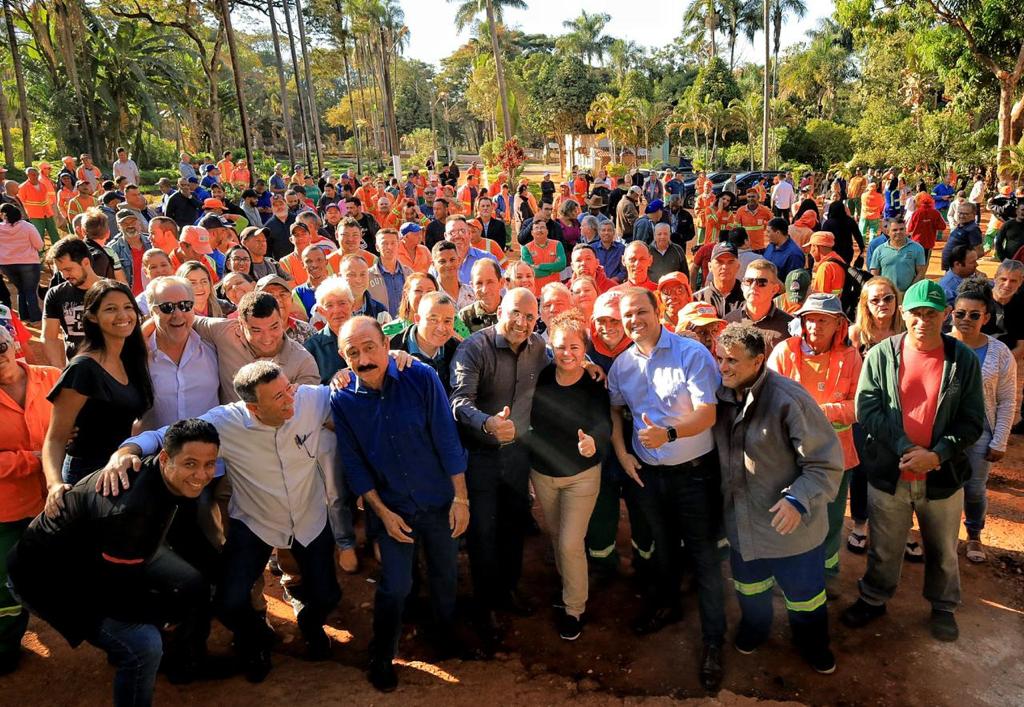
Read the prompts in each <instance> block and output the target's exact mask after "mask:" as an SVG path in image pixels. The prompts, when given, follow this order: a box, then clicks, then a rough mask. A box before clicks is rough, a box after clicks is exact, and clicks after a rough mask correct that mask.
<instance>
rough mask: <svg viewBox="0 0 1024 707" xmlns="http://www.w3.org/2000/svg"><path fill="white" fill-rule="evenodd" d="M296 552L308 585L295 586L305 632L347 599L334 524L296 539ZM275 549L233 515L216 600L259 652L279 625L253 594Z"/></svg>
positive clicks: (225, 619) (243, 640)
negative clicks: (338, 571) (337, 567)
mask: <svg viewBox="0 0 1024 707" xmlns="http://www.w3.org/2000/svg"><path fill="white" fill-rule="evenodd" d="M288 549H289V550H291V552H292V555H293V556H294V557H295V561H296V562H298V565H299V571H300V572H301V574H302V585H301V587H296V588H295V590H294V591H293V592H292V596H293V597H294V598H295V601H294V602H293V607H294V608H295V618H296V619H297V621H298V624H299V630H300V631H301V632H302V634H303V636H310V635H315V633H316V632H319V631H322V630H323V625H324V622H325V621H326V620H327V614H329V613H330V612H331V610H332V609H333V608H334V607H335V605H336V604H337V603H338V601H339V600H340V599H341V589H340V587H338V578H337V576H336V575H335V573H334V538H333V537H332V535H331V529H330V527H329V525H327V524H325V525H324V527H323V530H321V531H320V534H319V535H317V536H316V538H314V539H313V541H312V542H310V543H309V545H302V544H301V543H300V542H299V541H298V540H293V541H292V544H291V547H289V548H288ZM272 550H273V548H272V547H270V545H267V544H266V543H265V542H263V541H262V540H260V539H259V537H258V536H257V535H256V534H255V533H254V532H252V531H251V530H249V527H248V526H247V525H246V524H245V523H243V522H242V521H240V520H237V519H235V518H232V519H231V521H230V522H229V524H228V531H227V541H226V542H225V543H224V575H223V579H222V580H221V583H220V586H219V587H218V588H217V596H216V598H215V599H214V606H215V609H216V612H217V615H218V617H219V618H220V620H221V623H223V624H224V625H225V626H226V627H227V628H228V629H230V630H231V631H233V632H234V634H235V641H236V642H237V643H238V645H239V646H240V647H241V648H242V650H245V651H250V652H255V651H258V650H262V649H266V648H269V646H270V644H271V643H272V642H273V639H274V635H273V631H272V630H271V629H270V627H269V626H267V623H266V621H264V620H263V618H262V617H261V616H260V615H259V614H258V613H257V612H256V610H255V609H253V608H252V601H251V599H250V594H251V592H252V585H253V584H254V583H255V582H256V578H257V577H259V576H261V575H262V573H263V568H264V567H265V566H266V564H267V560H269V559H270V553H271V551H272Z"/></svg>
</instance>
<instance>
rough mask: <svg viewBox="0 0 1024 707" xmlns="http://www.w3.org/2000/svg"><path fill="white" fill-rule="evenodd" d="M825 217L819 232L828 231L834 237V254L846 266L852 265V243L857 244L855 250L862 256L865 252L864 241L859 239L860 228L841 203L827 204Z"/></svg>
mask: <svg viewBox="0 0 1024 707" xmlns="http://www.w3.org/2000/svg"><path fill="white" fill-rule="evenodd" d="M826 216H827V218H826V219H825V223H823V224H822V226H821V229H820V230H822V231H828V232H829V233H831V234H832V235H833V236H835V239H836V245H835V248H834V250H835V252H836V253H837V254H838V255H839V257H840V258H842V259H843V262H844V263H846V264H847V265H851V264H853V244H854V242H856V243H857V248H858V249H859V250H860V252H861V254H862V255H863V253H864V252H865V251H864V239H863V238H862V237H861V234H860V227H859V226H858V225H857V222H856V221H854V220H853V217H852V216H850V214H848V213H846V204H844V203H843V202H842V201H833V202H832V203H831V204H829V205H828V211H827V212H826Z"/></svg>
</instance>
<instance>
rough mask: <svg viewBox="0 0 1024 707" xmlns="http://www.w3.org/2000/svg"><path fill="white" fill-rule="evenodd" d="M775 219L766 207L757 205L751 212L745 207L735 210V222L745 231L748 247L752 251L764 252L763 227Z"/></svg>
mask: <svg viewBox="0 0 1024 707" xmlns="http://www.w3.org/2000/svg"><path fill="white" fill-rule="evenodd" d="M773 218H775V214H773V213H772V211H771V209H769V208H768V207H767V206H761V205H760V204H758V206H757V208H756V209H754V210H753V211H751V210H750V208H749V207H748V206H746V205H744V206H741V207H740V208H739V209H737V210H736V222H737V223H738V224H739V225H740V226H742V227H743V228H745V229H746V230H747V235H748V236H749V237H750V247H751V248H752V249H753V250H764V248H765V246H766V245H767V243H766V237H765V227H766V226H767V225H768V222H769V221H771V220H772V219H773Z"/></svg>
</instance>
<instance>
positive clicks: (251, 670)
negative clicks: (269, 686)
mask: <svg viewBox="0 0 1024 707" xmlns="http://www.w3.org/2000/svg"><path fill="white" fill-rule="evenodd" d="M270 668H271V665H270V650H269V649H266V648H265V649H263V650H258V651H254V652H253V653H250V654H249V655H247V656H246V657H245V679H246V680H248V681H249V682H252V683H261V682H263V681H264V680H266V679H267V675H268V674H269V673H270Z"/></svg>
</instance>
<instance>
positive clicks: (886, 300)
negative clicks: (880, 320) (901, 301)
mask: <svg viewBox="0 0 1024 707" xmlns="http://www.w3.org/2000/svg"><path fill="white" fill-rule="evenodd" d="M894 301H896V295H891V294H890V295H882V296H881V297H876V298H874V299H869V300H868V302H869V303H871V304H873V305H875V306H876V307H877V306H878V305H880V304H891V303H892V302H894Z"/></svg>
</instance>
